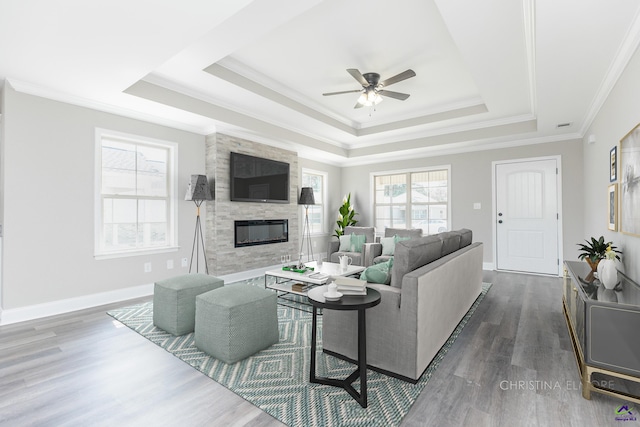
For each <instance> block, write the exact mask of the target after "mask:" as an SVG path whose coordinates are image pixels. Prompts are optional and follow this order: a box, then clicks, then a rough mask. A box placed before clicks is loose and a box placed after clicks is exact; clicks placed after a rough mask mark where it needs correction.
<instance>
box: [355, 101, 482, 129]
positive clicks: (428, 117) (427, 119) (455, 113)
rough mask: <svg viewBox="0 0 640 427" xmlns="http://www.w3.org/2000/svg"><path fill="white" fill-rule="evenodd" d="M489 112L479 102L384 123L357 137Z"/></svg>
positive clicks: (371, 127)
mask: <svg viewBox="0 0 640 427" xmlns="http://www.w3.org/2000/svg"><path fill="white" fill-rule="evenodd" d="M488 111H489V110H488V109H487V106H486V105H485V104H484V103H482V102H480V103H478V104H475V105H470V106H467V107H461V108H455V109H452V110H447V111H442V112H439V113H433V114H425V115H423V116H420V117H413V118H410V119H405V120H399V121H397V122H390V123H384V124H381V125H375V126H370V127H366V128H362V129H359V130H358V136H366V135H375V134H378V133H382V132H388V131H392V130H399V129H404V128H408V127H414V126H420V125H426V124H429V123H435V122H441V121H445V120H449V119H457V118H460V117H466V116H471V115H474V114H482V113H486V112H488Z"/></svg>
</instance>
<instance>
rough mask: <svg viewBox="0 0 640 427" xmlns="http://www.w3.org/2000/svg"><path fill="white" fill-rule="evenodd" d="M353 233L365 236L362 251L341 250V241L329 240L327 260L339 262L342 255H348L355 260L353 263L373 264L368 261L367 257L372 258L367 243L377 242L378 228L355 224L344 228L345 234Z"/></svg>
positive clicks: (364, 265)
mask: <svg viewBox="0 0 640 427" xmlns="http://www.w3.org/2000/svg"><path fill="white" fill-rule="evenodd" d="M352 233H353V234H356V235H364V236H365V240H364V245H362V250H361V251H360V252H351V251H350V250H349V251H342V252H341V251H339V249H340V242H339V241H336V240H333V239H332V240H330V241H329V245H328V247H327V260H329V261H330V262H335V263H339V262H340V257H341V256H343V255H347V256H348V257H350V258H351V259H352V260H353V262H352V265H360V266H362V267H368V266H369V265H371V264H367V263H366V261H367V259H372V258H371V257H369V256H368V254H367V253H366V251H367V248H368V246H367V245H368V244H369V243H374V242H375V237H376V228H375V227H355V226H348V227H345V228H344V235H345V236H350V235H351V234H352Z"/></svg>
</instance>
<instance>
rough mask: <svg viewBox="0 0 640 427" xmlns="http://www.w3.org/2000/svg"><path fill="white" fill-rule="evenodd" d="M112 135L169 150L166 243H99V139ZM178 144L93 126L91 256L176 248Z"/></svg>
mask: <svg viewBox="0 0 640 427" xmlns="http://www.w3.org/2000/svg"><path fill="white" fill-rule="evenodd" d="M103 139H115V140H120V141H122V142H126V143H131V144H139V145H146V146H155V147H161V148H165V149H167V150H168V152H169V156H168V162H167V179H168V184H167V187H168V188H167V191H168V194H167V197H166V200H167V245H165V246H154V247H143V248H135V249H126V250H114V251H111V250H105V249H104V246H103V223H102V221H103V218H102V215H103V206H102V200H103V195H102V141H103ZM177 188H178V144H177V143H175V142H171V141H163V140H159V139H153V138H148V137H144V136H139V135H132V134H128V133H123V132H118V131H113V130H108V129H101V128H96V130H95V186H94V196H95V198H94V219H95V226H94V233H95V236H94V257H95V259H111V258H121V257H130V256H138V255H149V254H157V253H164V252H174V251H177V250H178V249H179V247H178V246H177V242H178V227H177V224H178V203H177Z"/></svg>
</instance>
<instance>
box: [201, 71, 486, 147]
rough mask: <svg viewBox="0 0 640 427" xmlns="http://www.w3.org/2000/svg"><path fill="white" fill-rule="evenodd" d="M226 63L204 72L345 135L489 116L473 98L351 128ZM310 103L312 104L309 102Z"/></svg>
mask: <svg viewBox="0 0 640 427" xmlns="http://www.w3.org/2000/svg"><path fill="white" fill-rule="evenodd" d="M228 63H230V65H231V66H232V67H233V69H232V68H230V67H229V66H227V64H228ZM224 64H225V65H221V64H220V63H215V64H211V65H210V66H208V67H207V68H205V69H204V71H205V72H207V73H209V74H211V75H213V76H215V77H218V78H220V79H222V80H224V81H226V82H228V83H231V84H233V85H235V86H237V87H239V88H242V89H245V90H248V91H250V92H252V93H254V94H256V95H258V96H261V97H263V98H266V99H268V100H270V101H273V102H275V103H277V104H280V105H282V106H284V107H286V108H290V109H292V110H294V111H296V112H297V113H300V114H304V115H305V116H307V117H310V118H312V119H315V120H318V121H320V122H322V123H324V124H326V125H328V126H331V127H333V128H335V129H338V130H340V131H343V132H346V133H348V134H349V135H352V136H356V137H360V136H367V135H376V134H379V133H383V132H389V131H393V130H400V129H405V128H409V127H414V126H420V125H425V124H430V123H435V122H438V121H444V120H449V119H454V118H460V117H466V116H470V115H475V114H481V113H486V112H488V111H489V110H488V108H487V106H486V105H485V104H484V103H483V102H482V100H479V99H474V100H470V101H468V102H466V103H464V104H462V105H463V106H462V107H453V108H451V109H449V110H446V111H442V112H438V113H432V114H430V113H427V114H423V115H420V116H416V117H412V118H409V119H405V120H398V121H391V122H388V123H383V124H380V125H375V126H369V127H365V126H363V125H362V124H359V123H352V124H351V125H348V124H346V123H347V121H346V120H338V119H335V118H333V117H330V116H329V115H327V114H325V113H322V112H320V111H318V109H320V108H321V107H319V106H317V107H314V108H312V107H309V106H308V105H305V104H303V103H301V102H299V101H296V100H294V99H293V98H292V97H291V96H287V95H283V93H284V92H289V93H290V92H291V91H289V90H288V89H285V88H279V89H278V90H279V91H275V90H273V89H271V88H269V87H267V86H264V85H263V84H261V83H258V81H257V80H258V79H259V80H261V81H265V80H266V78H265V77H264V76H262V75H260V74H259V73H258V72H256V71H255V70H251V69H250V68H248V67H245V66H243V65H242V64H240V63H239V62H237V61H231V60H229V59H225V61H224ZM236 70H242V71H241V72H242V74H241V72H239V71H236ZM245 75H252V77H251V78H250V77H246V76H245ZM271 84H272V85H276V83H275V82H272V83H271ZM308 103H311V102H310V101H308ZM316 108H318V109H316Z"/></svg>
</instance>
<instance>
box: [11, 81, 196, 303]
mask: <svg viewBox="0 0 640 427" xmlns="http://www.w3.org/2000/svg"><path fill="white" fill-rule="evenodd" d="M4 97H5V99H4V102H5V109H4V114H3V117H2V119H3V121H4V144H3V150H4V156H3V160H4V164H3V168H2V180H3V182H4V188H3V194H2V197H3V200H4V209H3V215H4V223H3V226H4V239H3V245H4V247H3V266H2V306H3V308H4V309H5V310H6V309H13V308H19V307H25V306H32V305H37V304H43V303H48V302H53V301H58V300H65V299H72V298H76V297H83V296H87V295H94V294H99V293H102V292H110V291H116V290H123V289H126V288H129V287H134V286H138V285H145V284H150V283H153V282H154V281H156V280H159V279H163V278H166V277H170V276H172V275H176V274H178V273H179V272H184V271H185V269H183V268H181V266H180V265H181V264H180V259H181V258H183V257H189V256H190V250H191V241H192V238H193V227H194V221H195V213H194V208H193V203H191V202H186V201H184V200H183V199H184V191H186V187H187V182H188V178H189V176H190V175H191V174H193V173H204V170H205V166H204V158H203V155H202V154H203V153H204V137H203V136H201V135H196V134H192V133H188V132H183V131H179V130H175V129H171V128H168V127H164V126H159V125H155V124H150V123H146V122H142V121H138V120H133V119H128V118H123V117H120V116H116V115H113V114H108V113H103V112H99V111H95V110H92V109H88V108H83V107H78V106H74V105H70V104H65V103H62V102H56V101H52V100H48V99H44V98H40V97H36V96H31V95H26V94H23V93H19V92H16V91H14V90H13V89H11V88H9V87H5V91H4ZM96 127H100V128H105V129H111V130H115V131H120V132H126V133H131V134H135V135H141V136H145V137H149V138H157V139H162V140H168V141H174V142H176V143H178V145H179V148H178V153H179V159H178V177H179V179H178V192H179V193H180V194H178V200H179V202H178V221H177V224H178V235H179V239H180V240H179V242H178V245H179V246H180V250H179V251H178V252H170V253H164V254H155V255H145V256H131V257H126V258H115V259H106V260H95V259H94V256H93V253H94V200H95V194H94V165H95V152H94V151H95V149H94V147H95V128H96ZM169 259H171V260H173V261H174V269H171V270H169V269H167V267H166V261H167V260H169ZM145 262H151V263H152V272H150V273H145V272H144V263H145Z"/></svg>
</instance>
